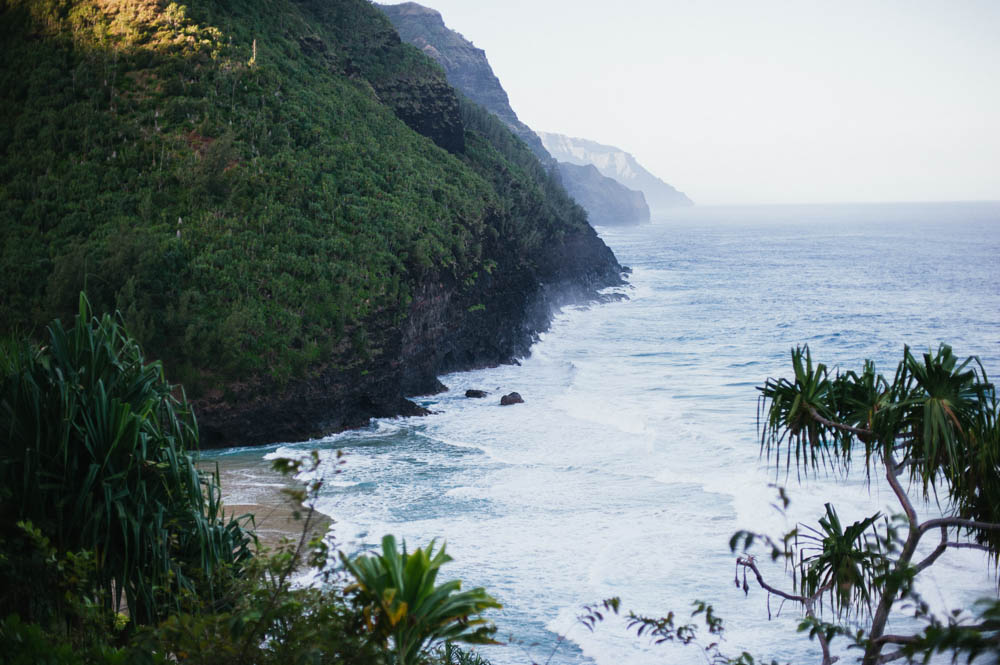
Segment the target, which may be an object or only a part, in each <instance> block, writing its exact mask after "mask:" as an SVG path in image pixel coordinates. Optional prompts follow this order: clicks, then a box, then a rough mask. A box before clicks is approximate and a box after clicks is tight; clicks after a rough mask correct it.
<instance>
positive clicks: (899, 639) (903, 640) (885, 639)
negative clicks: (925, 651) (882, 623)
mask: <svg viewBox="0 0 1000 665" xmlns="http://www.w3.org/2000/svg"><path fill="white" fill-rule="evenodd" d="M874 641H875V642H878V643H880V644H916V643H917V642H919V640H918V639H917V636H916V635H883V636H882V637H877V638H875V640H874Z"/></svg>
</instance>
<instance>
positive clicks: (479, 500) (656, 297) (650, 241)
mask: <svg viewBox="0 0 1000 665" xmlns="http://www.w3.org/2000/svg"><path fill="white" fill-rule="evenodd" d="M599 230H600V231H601V233H602V236H603V237H604V238H605V240H606V242H607V243H608V244H609V245H610V246H611V247H612V248H613V249H614V251H615V253H616V255H617V256H618V257H619V259H620V261H621V262H622V263H623V264H627V265H630V266H631V267H632V268H633V270H634V272H633V274H632V277H631V280H630V281H631V284H630V286H629V287H626V288H624V289H621V290H622V292H624V293H626V294H627V295H628V296H629V300H628V301H625V302H618V303H612V304H607V305H601V306H594V307H589V308H572V309H568V310H566V311H564V312H562V313H560V314H559V315H558V316H557V317H556V320H555V322H554V324H553V326H552V329H551V330H550V331H549V332H548V333H546V334H545V335H543V336H542V339H541V340H540V341H539V342H538V343H537V344H536V345H535V347H534V348H533V350H532V354H531V356H530V357H529V358H527V359H524V360H523V361H522V365H521V366H505V367H499V368H495V369H488V370H481V371H476V372H468V373H462V374H453V375H448V376H445V377H442V380H443V382H444V383H445V384H446V385H448V386H450V388H451V390H450V391H448V392H446V393H443V394H440V395H435V396H431V397H427V398H422V399H420V400H419V401H420V402H421V403H423V404H424V405H425V406H427V407H428V408H431V409H432V410H434V411H435V412H436V414H435V415H432V416H430V417H426V418H416V419H396V420H384V421H379V422H376V423H374V424H373V425H372V426H371V427H369V428H366V429H363V430H359V431H355V432H348V433H345V434H341V435H338V436H334V437H329V438H327V439H323V440H320V441H314V442H309V443H307V444H296V445H294V446H281V447H279V448H278V450H277V454H289V453H292V452H294V451H296V450H308V449H310V448H316V447H318V448H320V449H321V450H323V451H324V454H326V455H332V452H333V451H335V450H338V449H339V450H343V451H345V452H346V453H347V457H346V460H347V464H346V465H344V467H343V472H342V473H340V474H339V475H337V476H336V477H334V478H332V479H331V481H330V482H329V483H328V485H327V488H326V490H325V494H324V496H323V499H322V501H321V508H322V510H324V512H326V513H328V514H329V515H331V516H332V517H334V518H335V519H336V520H337V524H336V525H335V527H334V536H335V538H336V540H337V542H338V543H339V544H340V546H341V547H343V548H344V549H346V550H348V551H351V552H355V551H360V550H362V549H365V548H369V547H372V546H374V545H376V544H377V543H378V541H379V539H380V537H381V535H382V534H383V533H387V532H392V533H395V534H397V535H399V536H402V537H405V538H406V539H407V541H408V542H410V543H411V544H414V545H415V544H422V543H425V542H427V541H429V540H430V539H431V538H437V539H439V542H440V541H444V540H446V541H447V546H448V550H449V552H450V553H451V554H452V555H453V556H454V557H455V559H456V560H455V562H454V563H452V564H449V567H450V573H451V574H452V575H453V576H456V577H460V578H462V579H463V580H465V581H466V583H467V584H472V585H483V586H486V587H487V588H488V589H489V590H490V591H491V592H492V593H493V594H494V595H496V596H497V597H498V598H499V599H500V600H501V601H502V602H503V603H504V605H505V607H504V610H503V611H502V612H500V613H498V614H497V616H496V617H495V619H496V621H497V623H498V624H499V626H500V633H501V635H502V636H504V637H505V638H506V637H507V636H512V638H513V639H511V640H510V644H508V646H504V647H491V648H488V649H485V653H486V655H487V656H488V657H489V658H490V659H491V660H492V661H493V663H495V665H504V664H512V663H528V662H531V661H537V662H551V663H554V664H555V663H560V664H569V663H591V662H596V663H599V664H600V665H612V664H616V663H640V664H641V663H703V662H704V658H703V656H702V655H701V654H700V652H698V651H697V650H696V649H694V648H691V647H688V648H681V647H674V646H660V647H657V646H652V645H650V644H649V643H648V642H646V641H644V640H639V639H636V638H634V637H631V636H629V635H628V634H627V633H626V631H625V630H624V628H623V626H622V625H621V624H620V623H616V622H613V621H612V622H609V623H607V624H605V625H602V626H600V627H599V628H598V630H597V631H595V632H594V633H589V632H588V631H587V630H586V629H585V628H583V627H582V626H581V625H579V624H578V623H577V622H576V620H575V617H576V616H577V614H578V613H579V611H580V607H581V605H582V604H584V603H591V602H594V601H598V600H600V599H602V598H605V597H608V596H611V595H618V596H621V598H622V600H623V603H624V605H625V606H626V607H628V608H633V609H635V610H637V611H641V612H646V613H657V614H662V613H665V612H667V611H669V610H674V611H677V612H678V613H683V612H686V611H687V609H688V608H689V606H690V603H691V602H692V601H693V600H695V599H702V600H706V601H709V602H711V603H713V604H714V605H715V607H716V609H717V611H718V612H719V614H720V615H722V616H723V617H724V618H725V619H726V624H727V627H728V633H727V635H728V637H727V639H728V642H727V644H728V645H729V646H730V647H731V649H730V650H731V651H734V652H735V651H738V650H741V649H747V650H749V651H751V652H752V653H755V654H761V655H768V656H773V657H776V658H779V659H781V660H783V661H784V660H788V661H791V662H794V663H804V662H816V661H817V660H818V657H817V656H816V653H817V649H816V647H815V645H813V644H810V643H809V641H808V639H807V638H805V637H802V636H798V635H796V634H795V632H794V626H795V624H796V623H797V619H798V616H797V614H796V613H795V612H794V610H793V609H792V608H784V611H783V612H782V613H781V614H780V616H776V617H773V618H772V619H771V620H770V621H769V620H768V607H767V599H766V596H765V595H764V594H763V593H762V592H761V591H759V590H757V589H754V588H751V592H750V594H749V595H748V596H745V595H744V594H743V592H742V591H739V590H737V589H736V588H734V586H733V582H732V580H733V577H732V576H733V570H734V557H733V556H732V555H731V554H730V552H729V549H728V541H729V537H730V535H731V534H732V533H733V532H734V531H735V530H737V529H740V528H755V529H770V530H772V531H775V532H776V531H778V530H779V529H781V528H782V527H783V526H785V525H786V524H788V523H792V522H794V520H795V519H806V518H809V519H810V520H814V519H815V518H816V517H818V516H819V515H820V514H821V512H822V505H823V503H824V502H825V501H833V502H834V503H836V504H837V506H838V508H839V509H840V512H841V516H842V518H844V519H856V518H858V517H860V516H862V515H866V514H870V513H872V512H875V510H879V509H882V508H883V507H884V506H886V505H891V504H890V503H889V501H890V499H891V497H890V495H889V491H888V489H887V488H886V487H884V486H883V485H880V484H879V483H878V482H874V483H873V484H872V485H871V486H870V487H869V486H866V485H865V484H864V483H863V482H862V481H861V477H860V475H859V477H858V478H857V479H849V480H847V481H841V480H839V479H836V478H821V479H816V480H808V481H803V482H802V483H801V484H799V483H798V482H797V481H796V479H795V478H794V477H792V478H787V479H786V478H785V477H784V476H780V477H778V478H777V480H778V481H779V482H780V483H781V484H786V485H788V488H789V492H790V494H791V497H792V501H793V503H792V506H791V511H790V518H782V517H781V516H779V515H778V514H777V513H776V512H775V511H774V510H773V509H772V508H770V503H771V502H772V501H773V498H774V490H773V489H771V488H769V487H768V484H769V483H773V482H775V480H776V478H775V475H774V473H773V471H769V470H768V469H767V468H766V465H765V464H764V463H762V462H761V460H760V459H759V456H758V444H757V438H756V391H755V389H754V387H755V386H757V385H760V384H761V383H762V382H763V381H764V379H765V378H767V377H768V376H773V375H777V374H787V372H788V369H787V364H788V363H787V354H788V350H789V349H790V347H792V346H794V345H796V344H801V343H808V344H809V345H810V346H811V348H812V350H813V353H814V356H815V357H816V358H817V359H821V360H823V361H824V362H827V363H828V364H831V365H840V366H842V367H845V368H855V367H858V366H859V365H860V363H861V361H862V360H863V359H864V358H869V357H870V358H874V359H876V361H877V362H878V363H879V366H880V368H881V369H882V370H883V371H886V372H891V371H892V370H893V369H894V368H895V363H896V362H897V360H898V359H899V357H900V356H901V352H902V348H903V344H904V343H908V344H910V345H912V346H913V347H915V348H917V349H926V348H929V347H936V346H937V345H938V343H939V342H942V341H944V342H948V343H950V344H952V346H953V347H954V348H955V350H956V352H957V353H958V354H959V355H963V356H964V355H968V354H978V355H979V356H980V358H981V359H982V361H983V363H984V365H985V366H986V369H987V371H990V372H991V373H993V374H1000V287H998V284H1000V204H914V205H859V206H803V207H794V206H786V207H754V208H715V209H713V208H694V209H690V210H685V211H681V212H678V213H676V214H674V215H672V216H669V217H662V218H659V219H656V220H655V221H654V223H653V224H652V225H649V226H643V227H639V228H629V229H611V228H606V229H599ZM467 388H480V389H484V390H488V391H490V396H489V397H488V398H487V399H485V400H469V399H466V398H465V397H464V396H463V395H464V392H465V390H466V389H467ZM512 390H516V391H518V392H520V393H521V395H522V396H523V397H524V399H525V404H522V405H517V406H514V407H504V408H501V407H500V406H498V402H499V397H500V395H501V394H503V393H506V392H509V391H512ZM262 454H263V452H262ZM925 510H928V511H929V510H932V508H930V507H926V508H925ZM935 568H937V569H938V570H935V571H934V575H933V576H932V577H929V578H928V579H927V580H926V581H925V583H924V585H923V586H922V591H923V593H924V594H925V596H926V598H927V599H928V600H929V601H931V602H932V604H934V605H935V606H937V607H951V606H955V605H956V604H959V603H962V602H964V601H966V600H967V599H968V598H971V597H975V595H976V594H977V593H980V592H981V591H982V590H984V589H987V590H988V589H990V588H991V585H992V582H991V581H990V578H989V576H988V574H987V566H986V565H985V563H984V561H983V559H982V558H981V557H979V556H978V555H976V554H975V553H970V552H964V553H961V555H960V556H955V557H951V558H949V559H948V561H946V562H944V563H943V564H942V565H941V566H936V567H935ZM445 571H446V572H448V568H446V569H445ZM768 575H769V576H770V577H771V578H772V579H774V580H780V579H781V576H782V570H781V568H780V567H777V568H771V569H770V570H769V571H768ZM778 609H779V606H778V604H777V602H774V601H772V602H771V610H772V614H774V613H776V612H777V611H778ZM558 635H565V639H563V640H560V639H559V637H558Z"/></svg>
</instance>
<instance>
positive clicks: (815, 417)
mask: <svg viewBox="0 0 1000 665" xmlns="http://www.w3.org/2000/svg"><path fill="white" fill-rule="evenodd" d="M809 415H810V416H812V417H813V420H815V421H816V422H818V423H819V424H820V425H826V426H827V427H832V428H833V429H839V430H842V431H844V432H850V433H851V434H857V435H858V436H874V435H875V433H874V432H872V431H871V430H870V429H864V428H863V427H851V426H850V425H845V424H843V423H837V422H834V421H832V420H827V419H826V418H824V417H823V416H821V415H819V414H818V413H816V409H814V408H813V407H811V406H810V407H809Z"/></svg>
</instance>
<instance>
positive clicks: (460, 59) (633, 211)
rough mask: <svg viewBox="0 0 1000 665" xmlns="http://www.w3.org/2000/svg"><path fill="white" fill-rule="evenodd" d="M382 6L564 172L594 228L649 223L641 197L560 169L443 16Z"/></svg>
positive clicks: (477, 51) (405, 35) (608, 181)
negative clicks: (608, 225) (446, 23)
mask: <svg viewBox="0 0 1000 665" xmlns="http://www.w3.org/2000/svg"><path fill="white" fill-rule="evenodd" d="M377 6H378V7H379V9H381V10H382V11H383V12H385V14H386V16H388V17H389V20H390V21H392V24H393V25H394V26H395V27H396V29H397V30H398V31H399V36H400V37H401V38H402V39H403V41H405V42H407V43H409V44H412V45H413V46H415V47H417V48H419V49H420V50H421V51H422V52H423V53H425V54H426V55H428V56H429V57H431V58H433V59H434V60H435V61H437V63H438V64H440V65H441V67H442V68H443V69H444V71H445V74H446V76H447V78H448V82H449V83H451V84H452V85H453V86H455V88H457V89H458V90H459V91H460V92H461V93H462V94H464V95H465V96H466V97H468V98H469V99H470V100H472V101H473V102H475V103H477V104H479V105H480V106H482V107H483V108H485V109H486V110H488V111H490V112H491V113H493V114H494V115H495V116H496V117H498V118H499V119H500V120H502V121H503V122H504V123H505V124H506V125H507V127H508V128H510V130H511V131H512V132H513V133H514V134H515V135H516V136H517V137H518V138H520V139H521V140H522V141H524V142H525V143H526V144H527V145H528V147H530V148H531V150H532V152H534V153H535V154H536V155H537V156H538V158H539V159H540V160H541V161H542V163H543V164H545V165H546V166H547V167H548V168H550V169H556V168H558V172H559V175H560V177H561V178H562V180H563V185H564V186H565V187H566V189H567V191H568V192H569V193H570V195H571V196H572V197H573V198H574V199H576V201H577V202H578V203H579V204H580V205H581V206H583V208H584V209H585V210H586V211H587V214H588V216H589V218H590V221H591V222H592V223H594V224H602V225H605V224H610V225H614V224H638V223H640V222H644V221H649V207H648V206H647V205H646V201H645V199H644V198H643V195H642V193H641V192H638V191H633V190H630V189H629V188H628V186H626V185H623V184H621V183H619V182H618V181H616V180H615V179H613V178H609V177H606V176H605V175H602V174H600V173H598V172H593V173H587V172H584V171H581V170H580V169H574V168H566V167H565V166H564V165H563V164H558V163H557V161H556V159H553V157H552V156H551V155H550V154H549V152H548V151H547V150H546V149H545V147H544V145H543V144H542V141H541V139H540V138H539V137H538V135H537V134H536V133H535V132H534V131H533V130H532V129H531V128H530V127H528V126H527V125H525V124H524V123H523V122H521V121H520V120H519V119H518V117H517V114H516V113H515V112H514V110H513V109H512V108H511V106H510V99H509V98H508V96H507V92H506V91H505V90H504V89H503V86H502V85H501V84H500V80H499V79H498V78H497V76H496V74H495V73H494V72H493V68H492V67H491V66H490V63H489V60H487V58H486V52H485V51H483V49H481V48H477V47H476V46H475V45H474V44H473V43H472V42H471V41H469V40H468V39H466V38H465V37H463V36H462V35H461V34H459V33H458V32H455V31H454V30H451V29H450V28H448V27H447V26H446V25H445V22H444V18H443V17H442V16H441V13H440V12H438V11H437V10H434V9H431V8H429V7H424V6H423V5H419V4H417V3H415V2H406V3H402V4H398V5H377Z"/></svg>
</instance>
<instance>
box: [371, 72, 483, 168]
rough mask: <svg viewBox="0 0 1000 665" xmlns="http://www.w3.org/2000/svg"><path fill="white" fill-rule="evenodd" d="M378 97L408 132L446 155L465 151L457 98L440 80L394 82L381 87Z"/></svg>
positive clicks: (452, 89)
mask: <svg viewBox="0 0 1000 665" xmlns="http://www.w3.org/2000/svg"><path fill="white" fill-rule="evenodd" d="M377 92H378V95H379V97H380V98H381V99H382V101H384V102H385V103H387V104H389V106H391V107H392V109H393V111H395V113H396V116H398V117H399V119H400V120H402V121H403V122H405V123H406V124H407V125H408V126H409V127H410V129H412V130H413V131H415V132H418V133H420V134H423V135H424V136H426V137H428V138H429V139H431V140H432V141H434V143H436V144H438V145H439V146H441V147H442V148H444V149H445V150H447V151H448V152H452V153H460V152H462V151H464V150H465V132H464V130H463V128H462V118H461V115H460V113H459V106H458V97H457V96H456V95H455V90H454V88H452V87H451V86H450V85H448V83H447V82H445V81H443V80H440V79H427V78H423V79H419V80H406V79H401V80H395V81H391V82H387V83H383V84H381V85H380V86H379V87H378V89H377Z"/></svg>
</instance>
